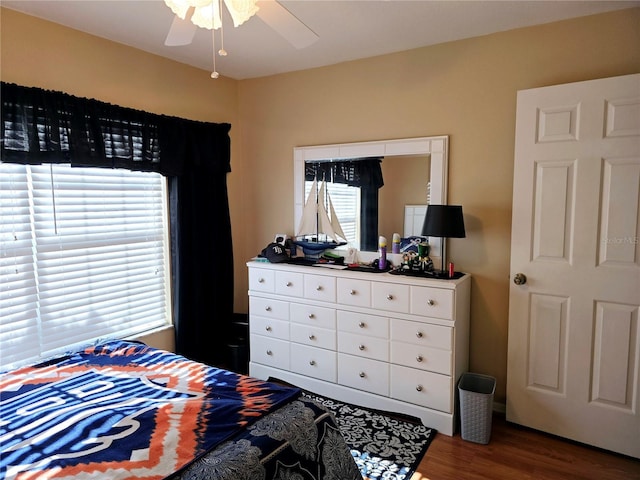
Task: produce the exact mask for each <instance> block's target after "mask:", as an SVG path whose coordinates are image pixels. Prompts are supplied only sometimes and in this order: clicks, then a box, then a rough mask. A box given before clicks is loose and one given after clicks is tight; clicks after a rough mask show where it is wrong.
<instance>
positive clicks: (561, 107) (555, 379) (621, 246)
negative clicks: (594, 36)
mask: <svg viewBox="0 0 640 480" xmlns="http://www.w3.org/2000/svg"><path fill="white" fill-rule="evenodd" d="M639 192H640V74H637V75H628V76H622V77H613V78H607V79H601V80H593V81H587V82H578V83H573V84H567V85H558V86H553V87H545V88H537V89H532V90H525V91H521V92H518V105H517V114H516V138H515V165H514V189H513V219H512V222H513V223H512V232H511V285H510V295H509V302H510V304H509V348H508V372H507V420H509V421H512V422H515V423H518V424H522V425H526V426H529V427H532V428H535V429H538V430H542V431H545V432H549V433H552V434H555V435H560V436H562V437H566V438H570V439H573V440H577V441H579V442H583V443H587V444H590V445H594V446H597V447H601V448H604V449H607V450H611V451H615V452H619V453H622V454H625V455H630V456H633V457H637V458H640V412H639V409H640V346H639V344H640V341H639V338H640V329H639V328H638V313H639V310H640V307H639V304H640V241H639V240H638V239H639V235H640V214H639V211H640V195H639ZM518 274H521V275H523V276H520V275H518ZM524 277H526V279H525V278H524ZM516 282H519V283H520V284H516Z"/></svg>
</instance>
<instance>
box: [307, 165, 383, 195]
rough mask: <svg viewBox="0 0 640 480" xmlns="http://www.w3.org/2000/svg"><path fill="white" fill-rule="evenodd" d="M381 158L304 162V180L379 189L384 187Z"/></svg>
mask: <svg viewBox="0 0 640 480" xmlns="http://www.w3.org/2000/svg"><path fill="white" fill-rule="evenodd" d="M381 163H382V158H380V157H370V158H353V159H349V160H336V161H326V160H320V161H317V162H313V161H309V162H305V164H304V165H305V166H304V170H305V172H304V173H305V180H309V181H311V180H313V179H314V178H317V179H318V180H326V181H328V182H333V183H345V184H347V185H350V186H352V187H360V188H365V189H368V188H371V189H376V190H377V189H379V188H381V187H382V186H383V185H384V181H383V179H382V168H381V165H380V164H381Z"/></svg>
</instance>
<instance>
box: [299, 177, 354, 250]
mask: <svg viewBox="0 0 640 480" xmlns="http://www.w3.org/2000/svg"><path fill="white" fill-rule="evenodd" d="M324 198H327V199H328V205H329V211H330V212H331V218H329V214H328V213H327V209H326V208H325V204H324ZM321 234H323V235H326V236H327V237H328V238H330V239H332V240H333V241H334V242H336V243H344V242H345V241H346V239H347V237H346V236H345V234H344V231H343V230H342V227H341V226H340V222H339V221H338V216H337V215H336V212H335V210H334V208H333V203H332V202H331V198H330V197H329V196H328V194H327V192H326V190H325V182H323V183H322V185H321V187H320V192H319V193H318V182H317V180H316V179H314V180H313V184H312V185H311V191H310V192H309V196H308V197H307V202H306V203H305V205H304V210H303V212H302V219H301V221H300V227H299V228H298V232H297V233H296V236H305V235H314V236H315V237H316V241H320V239H319V236H320V235H321Z"/></svg>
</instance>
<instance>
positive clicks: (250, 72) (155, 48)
mask: <svg viewBox="0 0 640 480" xmlns="http://www.w3.org/2000/svg"><path fill="white" fill-rule="evenodd" d="M280 3H281V4H282V5H283V6H285V7H286V8H287V9H288V10H289V11H290V12H291V13H292V14H294V15H295V16H296V17H297V18H298V19H299V20H301V21H302V22H303V23H304V24H305V25H307V27H309V28H310V29H311V30H313V31H314V32H315V33H316V34H317V35H318V36H319V40H318V41H316V42H315V43H314V44H312V45H310V46H308V47H306V48H303V49H300V50H297V49H296V48H294V47H293V46H291V44H289V43H288V42H287V41H286V40H285V39H284V38H283V37H281V36H280V35H279V34H278V33H277V32H276V31H274V30H273V29H272V28H271V27H269V26H268V25H267V24H265V23H264V22H263V21H262V20H261V19H260V18H259V17H258V16H254V17H252V18H251V19H249V20H248V21H247V22H246V23H245V24H243V25H241V26H240V27H238V28H233V27H232V26H231V23H230V19H229V22H228V23H224V24H223V26H224V47H225V49H226V50H227V51H228V53H229V54H228V56H227V57H218V58H217V60H216V66H217V71H218V72H220V74H221V75H223V76H227V77H231V78H235V79H246V78H255V77H261V76H266V75H273V74H277V73H283V72H290V71H295V70H303V69H307V68H312V67H319V66H324V65H331V64H335V63H340V62H344V61H349V60H355V59H360V58H366V57H372V56H376V55H382V54H386V53H392V52H397V51H402V50H409V49H412V48H418V47H423V46H427V45H433V44H437V43H442V42H448V41H452V40H459V39H463V38H470V37H476V36H480V35H486V34H489V33H494V32H499V31H505V30H510V29H514V28H520V27H525V26H530V25H537V24H543V23H549V22H553V21H557V20H563V19H567V18H573V17H580V16H584V15H592V14H596V13H601V12H605V11H610V10H618V9H623V8H632V7H636V6H640V1H635V0H622V1H613V0H606V1H598V0H585V1H583V0H570V1H559V0H548V1H542V0H537V1H524V0H501V1H488V0H472V1H458V0H448V1H432V0H413V1H401V0H377V1H369V0H350V1H332V0H281V1H280ZM259 4H260V2H258V5H259ZM0 5H1V6H3V7H7V8H10V9H13V10H18V11H21V12H24V13H26V14H29V15H34V16H36V17H40V18H44V19H46V20H50V21H52V22H55V23H59V24H62V25H65V26H68V27H71V28H74V29H77V30H81V31H83V32H88V33H91V34H93V35H97V36H99V37H104V38H107V39H110V40H113V41H115V42H119V43H123V44H125V45H130V46H132V47H136V48H139V49H141V50H144V51H147V52H150V53H154V54H156V55H160V56H163V57H167V58H170V59H172V60H176V61H178V62H182V63H185V64H188V65H192V66H194V67H198V68H201V69H204V70H208V71H211V70H212V63H213V61H212V41H211V32H210V31H207V30H203V29H198V31H197V32H196V36H195V38H194V41H193V43H192V44H191V45H188V46H181V47H166V46H164V40H165V37H166V35H167V32H168V31H169V27H170V25H171V22H172V20H173V14H172V12H171V10H170V9H169V8H168V7H166V6H165V4H164V2H163V1H162V0H137V1H136V0H110V1H101V0H45V1H41V0H0ZM216 42H218V44H217V46H216V49H217V48H219V37H218V38H217V39H216Z"/></svg>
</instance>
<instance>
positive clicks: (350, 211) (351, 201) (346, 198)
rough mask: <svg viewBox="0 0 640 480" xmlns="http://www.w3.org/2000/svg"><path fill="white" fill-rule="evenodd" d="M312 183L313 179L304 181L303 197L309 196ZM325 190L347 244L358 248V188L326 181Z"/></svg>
mask: <svg viewBox="0 0 640 480" xmlns="http://www.w3.org/2000/svg"><path fill="white" fill-rule="evenodd" d="M312 184H313V180H312V181H308V180H307V181H305V182H304V198H308V197H309V192H310V191H311V185H312ZM327 191H328V192H329V196H330V197H331V202H332V203H333V208H334V209H335V211H336V215H337V216H338V219H339V220H340V226H341V227H342V231H343V232H344V234H345V235H346V236H347V242H348V244H349V246H351V247H354V248H356V249H358V250H360V215H359V214H358V212H359V211H360V188H359V187H352V186H350V185H346V184H344V183H332V182H327Z"/></svg>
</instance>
